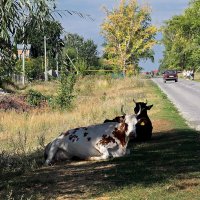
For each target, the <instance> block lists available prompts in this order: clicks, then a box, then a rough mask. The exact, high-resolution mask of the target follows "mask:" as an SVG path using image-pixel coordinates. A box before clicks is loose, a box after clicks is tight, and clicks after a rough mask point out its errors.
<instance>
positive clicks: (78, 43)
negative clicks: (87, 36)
mask: <svg viewBox="0 0 200 200" xmlns="http://www.w3.org/2000/svg"><path fill="white" fill-rule="evenodd" d="M64 45H65V47H64V51H63V57H64V59H65V62H66V63H67V65H68V66H70V65H72V64H71V61H73V63H76V65H78V67H77V70H78V71H79V70H80V71H81V73H83V70H86V69H90V68H91V67H92V66H95V67H96V66H98V56H97V45H96V44H94V42H93V41H92V40H84V38H83V37H81V36H79V35H78V34H71V33H68V34H67V35H66V36H65V39H64ZM66 54H67V55H68V56H69V57H70V59H71V61H70V60H69V58H68V56H66Z"/></svg>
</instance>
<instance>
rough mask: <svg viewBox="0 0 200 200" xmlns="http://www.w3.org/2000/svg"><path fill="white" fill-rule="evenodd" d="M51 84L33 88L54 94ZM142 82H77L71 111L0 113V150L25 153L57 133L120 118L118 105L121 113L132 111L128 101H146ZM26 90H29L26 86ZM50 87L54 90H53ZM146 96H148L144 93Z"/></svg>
mask: <svg viewBox="0 0 200 200" xmlns="http://www.w3.org/2000/svg"><path fill="white" fill-rule="evenodd" d="M53 84H55V82H54V83H49V86H47V85H46V84H45V85H33V89H37V90H39V91H40V92H42V93H47V91H48V88H49V90H50V91H51V92H52V93H53V94H55V93H56V91H55V88H56V87H52V86H53ZM145 85H146V80H141V79H137V78H135V79H133V78H126V79H111V78H105V77H90V78H82V79H80V80H78V82H77V85H76V100H75V102H74V109H72V110H71V111H65V112H59V111H49V110H46V111H43V112H34V111H33V112H30V113H16V112H15V111H9V112H3V111H1V112H0V119H1V123H0V127H1V128H0V141H1V142H0V144H1V145H0V146H1V147H0V150H1V151H3V150H4V151H5V150H6V151H13V150H16V149H17V150H18V151H19V149H20V148H22V149H23V151H24V150H26V151H29V150H31V149H35V148H37V147H38V146H39V141H40V138H43V139H45V143H47V142H49V141H50V140H52V139H53V138H54V137H56V136H57V135H58V134H60V132H62V131H66V130H67V129H70V128H74V127H80V126H87V125H90V124H96V123H101V122H103V121H104V120H105V119H106V118H113V117H115V116H116V115H120V114H121V113H120V112H121V111H120V109H121V105H122V104H123V105H125V111H126V112H129V113H131V112H132V111H133V102H132V99H133V98H135V99H136V100H145V99H146V98H147V99H150V97H149V96H147V95H146V86H145ZM28 88H31V87H30V86H29V87H28ZM53 88H54V91H53ZM148 95H149V93H148Z"/></svg>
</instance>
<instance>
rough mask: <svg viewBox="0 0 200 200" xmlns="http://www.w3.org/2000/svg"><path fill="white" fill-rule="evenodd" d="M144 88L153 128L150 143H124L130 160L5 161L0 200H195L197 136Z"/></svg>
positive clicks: (198, 192) (199, 177)
mask: <svg viewBox="0 0 200 200" xmlns="http://www.w3.org/2000/svg"><path fill="white" fill-rule="evenodd" d="M144 86H145V87H143V90H142V91H141V92H143V93H145V94H146V98H147V99H148V101H149V104H151V103H153V104H154V106H153V108H152V110H151V111H150V112H149V115H150V117H151V119H152V122H153V126H154V133H153V138H152V140H151V141H149V142H146V143H134V142H130V143H129V148H130V150H131V154H130V155H128V156H127V157H123V158H117V159H113V160H110V161H104V162H78V161H67V162H64V163H60V164H57V165H55V166H51V167H43V166H42V162H43V158H42V154H43V151H42V149H41V150H40V149H38V151H35V152H33V153H32V154H28V155H25V154H23V155H21V157H19V156H18V157H11V156H10V157H9V156H8V160H10V162H8V161H7V162H5V163H1V162H0V164H1V166H0V167H1V168H0V199H12V198H14V199H30V198H31V199H57V198H58V197H59V199H127V200H129V199H131V200H132V199H133V200H134V199H135V200H138V199H149V200H180V199H181V200H188V199H192V200H195V199H199V197H200V156H199V155H200V137H199V132H196V131H194V130H192V129H190V128H189V127H188V126H187V124H186V123H185V120H184V119H183V118H182V117H181V116H180V115H179V113H178V111H177V109H176V108H175V107H174V106H173V104H172V103H171V102H169V101H168V99H167V97H166V95H165V94H163V93H162V92H161V91H160V89H159V88H158V87H157V86H156V85H155V84H154V83H152V82H151V81H147V83H146V84H145V85H144ZM126 87H128V86H127V85H126ZM133 90H134V88H133ZM11 161H12V162H11ZM8 163H9V164H10V165H16V167H10V168H11V169H12V171H11V170H10V169H9V166H7V167H8V171H7V173H6V171H5V170H6V167H5V164H8ZM17 166H22V167H20V168H19V169H18V168H17ZM2 169H4V171H3V173H1V172H2Z"/></svg>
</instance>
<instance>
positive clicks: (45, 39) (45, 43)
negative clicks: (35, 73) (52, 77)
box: [44, 36, 48, 81]
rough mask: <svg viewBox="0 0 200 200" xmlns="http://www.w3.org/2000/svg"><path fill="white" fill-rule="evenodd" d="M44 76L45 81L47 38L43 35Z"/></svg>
mask: <svg viewBox="0 0 200 200" xmlns="http://www.w3.org/2000/svg"><path fill="white" fill-rule="evenodd" d="M44 70H45V72H44V78H45V81H48V74H47V38H46V36H44Z"/></svg>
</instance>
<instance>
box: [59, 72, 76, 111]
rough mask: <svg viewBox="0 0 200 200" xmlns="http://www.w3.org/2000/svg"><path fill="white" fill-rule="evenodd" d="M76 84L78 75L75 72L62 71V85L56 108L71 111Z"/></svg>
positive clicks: (60, 85)
mask: <svg viewBox="0 0 200 200" xmlns="http://www.w3.org/2000/svg"><path fill="white" fill-rule="evenodd" d="M75 83H76V75H75V73H73V72H65V71H64V70H62V72H61V76H60V84H59V89H58V95H57V97H56V99H55V104H56V107H58V108H59V109H61V110H65V109H69V108H71V106H72V101H73V99H74V97H75V96H74V94H73V93H74V86H75Z"/></svg>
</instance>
